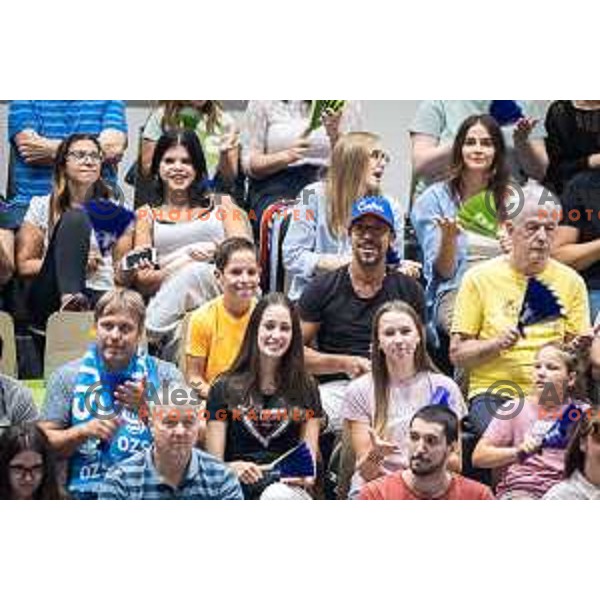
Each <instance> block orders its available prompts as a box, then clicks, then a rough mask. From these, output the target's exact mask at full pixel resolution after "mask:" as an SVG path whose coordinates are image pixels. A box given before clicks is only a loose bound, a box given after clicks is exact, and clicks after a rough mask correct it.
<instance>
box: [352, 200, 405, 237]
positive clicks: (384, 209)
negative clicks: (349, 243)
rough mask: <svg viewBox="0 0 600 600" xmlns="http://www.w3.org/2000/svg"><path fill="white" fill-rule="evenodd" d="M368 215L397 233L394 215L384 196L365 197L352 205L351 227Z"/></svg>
mask: <svg viewBox="0 0 600 600" xmlns="http://www.w3.org/2000/svg"><path fill="white" fill-rule="evenodd" d="M366 215H371V216H372V217H376V218H378V219H379V220H381V221H383V222H384V223H386V224H387V225H389V227H390V229H391V230H392V232H395V224H394V213H393V212H392V207H391V206H390V203H389V201H388V199H387V198H384V197H383V196H365V197H364V198H360V200H357V201H356V202H355V203H354V204H353V205H352V214H351V216H350V227H352V225H354V223H355V222H356V221H358V219H362V217H364V216H366Z"/></svg>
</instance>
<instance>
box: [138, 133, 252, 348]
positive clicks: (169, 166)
mask: <svg viewBox="0 0 600 600" xmlns="http://www.w3.org/2000/svg"><path fill="white" fill-rule="evenodd" d="M151 173H152V177H153V178H154V180H155V182H156V185H157V187H158V190H159V195H160V204H159V205H157V206H150V205H145V206H142V207H141V208H140V209H138V211H137V215H138V219H137V223H136V228H135V248H136V249H143V248H147V247H153V248H155V250H156V255H157V260H158V265H152V264H150V263H149V262H144V263H143V264H142V265H141V266H140V268H138V269H137V270H136V272H135V275H134V281H135V285H136V287H137V288H138V289H139V290H140V291H141V292H142V293H144V294H145V295H146V296H153V297H152V298H151V300H150V303H149V305H148V314H147V320H146V328H147V331H148V334H149V336H150V338H151V339H153V340H154V341H157V342H159V341H160V342H162V343H163V344H165V343H168V344H172V343H173V342H174V341H176V340H177V339H178V337H179V336H178V325H179V324H180V322H181V320H182V318H183V316H184V315H185V313H186V312H188V311H190V310H193V309H194V308H197V307H198V306H200V305H201V304H203V303H204V302H206V301H207V300H210V299H211V298H214V297H215V296H216V295H218V293H219V290H218V288H217V285H216V281H215V277H214V268H213V265H212V264H211V262H212V259H213V257H214V253H215V249H216V247H217V245H218V244H219V243H220V242H222V241H223V240H224V239H226V238H229V237H233V236H236V237H239V236H241V237H250V233H249V227H248V224H247V220H246V218H245V215H244V213H243V211H241V210H240V209H239V208H238V207H237V206H236V205H235V203H234V202H233V200H232V199H231V198H230V197H229V196H226V195H214V194H211V193H210V192H209V190H208V188H207V185H206V181H207V170H206V162H205V159H204V153H203V150H202V146H201V145H200V142H199V141H198V137H197V136H196V134H195V133H193V132H191V131H169V132H168V133H165V134H164V135H163V136H162V137H161V138H160V140H159V141H158V143H157V145H156V148H155V151H154V156H153V159H152V167H151ZM155 266H157V267H158V268H155ZM171 348H172V350H171V351H170V352H169V351H166V352H165V354H164V356H165V357H170V355H171V353H172V351H173V346H171Z"/></svg>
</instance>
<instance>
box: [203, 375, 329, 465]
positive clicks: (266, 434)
mask: <svg viewBox="0 0 600 600" xmlns="http://www.w3.org/2000/svg"><path fill="white" fill-rule="evenodd" d="M233 389H234V388H233V387H232V386H231V385H230V380H229V378H228V377H227V376H225V377H220V378H219V379H218V380H217V381H216V382H215V383H214V385H213V386H212V387H211V389H210V392H209V394H208V401H207V410H208V411H209V413H210V420H212V421H225V422H226V423H227V439H226V443H225V457H224V458H225V461H226V462H231V461H235V460H246V461H250V462H254V463H256V464H259V465H261V464H262V465H264V464H267V463H270V462H272V461H274V460H275V459H276V458H278V457H279V456H281V455H282V454H284V453H285V452H287V451H288V450H291V449H292V448H293V447H294V446H296V445H298V444H299V443H300V434H301V429H302V426H303V425H304V423H305V422H306V420H308V419H310V418H317V419H318V418H321V417H322V416H323V409H322V407H321V399H320V396H319V390H318V387H317V385H316V383H315V384H314V385H312V386H311V387H310V390H311V393H310V394H308V395H307V396H306V397H304V398H303V405H302V406H297V407H296V406H292V405H291V404H290V403H289V402H288V401H287V400H286V398H285V397H284V396H279V395H277V396H269V395H266V394H254V396H253V397H252V405H251V406H249V405H248V404H247V403H244V402H243V399H242V398H240V397H232V396H233V395H234V394H235V392H233ZM309 411H310V412H309Z"/></svg>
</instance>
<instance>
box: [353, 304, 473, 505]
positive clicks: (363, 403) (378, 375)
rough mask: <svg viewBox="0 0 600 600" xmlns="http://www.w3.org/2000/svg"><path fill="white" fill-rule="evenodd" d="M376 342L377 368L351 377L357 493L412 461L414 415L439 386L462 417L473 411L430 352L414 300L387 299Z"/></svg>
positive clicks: (456, 465) (376, 322) (455, 463)
mask: <svg viewBox="0 0 600 600" xmlns="http://www.w3.org/2000/svg"><path fill="white" fill-rule="evenodd" d="M371 348H372V350H371V372H370V373H367V374H365V375H363V376H362V377H360V378H358V379H355V380H354V381H352V382H351V383H350V385H349V386H348V389H347V391H346V397H345V400H344V405H343V417H344V419H345V427H347V428H348V431H349V434H350V440H351V443H352V450H353V451H354V455H355V456H356V472H355V475H354V477H353V480H352V486H351V492H350V495H351V496H353V495H355V494H356V493H357V492H358V491H359V490H360V488H361V487H362V486H363V485H364V483H365V482H368V481H372V480H373V479H377V478H378V477H381V476H383V475H386V474H389V473H391V472H394V471H397V470H399V469H405V468H407V467H408V432H409V425H410V421H411V419H412V416H413V415H414V414H415V413H416V412H417V410H419V409H420V408H422V407H423V406H426V405H428V404H430V403H431V402H432V400H433V398H434V396H435V395H436V392H438V389H439V388H442V389H444V390H446V396H447V404H448V406H449V408H450V409H452V410H453V411H454V412H455V413H456V415H457V417H458V418H459V419H462V417H464V416H465V415H466V412H467V408H466V405H465V402H464V399H463V397H462V394H461V392H460V390H459V388H458V386H457V385H456V383H455V382H454V381H453V380H452V379H450V378H449V377H446V376H445V375H442V374H441V373H438V372H437V369H436V367H435V366H434V364H433V362H432V361H431V359H430V358H429V355H428V354H427V350H426V348H425V328H424V326H423V323H422V322H421V319H420V318H419V316H418V315H417V313H416V312H415V310H414V309H413V308H412V307H411V306H410V305H408V304H406V303H405V302H399V301H393V302H387V303H386V304H384V305H383V306H382V307H381V308H380V309H379V310H378V311H377V313H376V314H375V318H374V319H373V335H372V342H371ZM450 465H451V468H452V470H455V471H459V470H460V457H459V456H453V457H452V458H451V461H450Z"/></svg>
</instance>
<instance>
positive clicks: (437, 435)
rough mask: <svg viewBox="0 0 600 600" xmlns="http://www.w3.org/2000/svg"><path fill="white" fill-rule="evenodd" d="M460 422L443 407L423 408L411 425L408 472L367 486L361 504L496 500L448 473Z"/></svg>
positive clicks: (482, 488) (484, 489) (477, 485)
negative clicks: (365, 501) (371, 502)
mask: <svg viewBox="0 0 600 600" xmlns="http://www.w3.org/2000/svg"><path fill="white" fill-rule="evenodd" d="M458 443H459V440H458V419H457V417H456V415H455V414H454V412H452V410H450V409H449V408H447V407H446V406H441V405H429V406H424V407H423V408H421V409H420V410H418V411H417V412H416V413H415V415H414V416H413V418H412V420H411V423H410V431H409V440H408V456H409V468H408V469H405V470H404V471H397V472H395V473H393V474H391V475H387V476H385V477H381V478H380V479H376V480H375V481H372V482H371V483H368V484H367V485H365V486H364V487H363V488H362V490H361V492H360V495H359V499H360V500H493V499H494V497H493V495H492V492H491V491H490V489H489V488H488V487H486V486H485V485H482V484H481V483H478V482H477V481H472V480H471V479H467V478H466V477H463V476H462V475H457V474H455V473H451V472H450V471H449V470H448V459H449V458H450V456H451V454H452V453H453V452H454V451H455V450H456V447H457V444H458Z"/></svg>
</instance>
